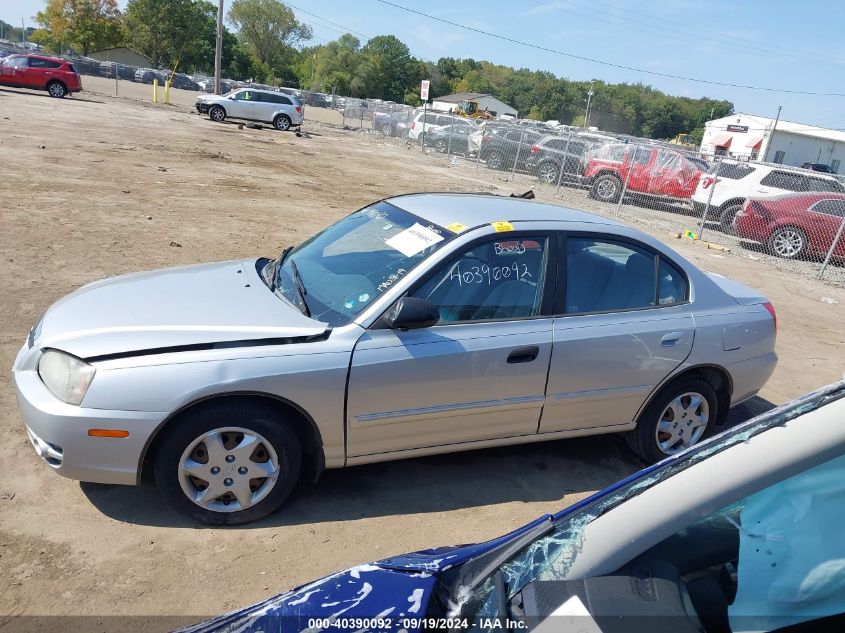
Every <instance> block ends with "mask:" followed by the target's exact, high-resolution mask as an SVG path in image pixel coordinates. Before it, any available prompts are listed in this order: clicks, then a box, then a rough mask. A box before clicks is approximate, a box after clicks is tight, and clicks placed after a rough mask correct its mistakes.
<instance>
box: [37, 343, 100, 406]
mask: <svg viewBox="0 0 845 633" xmlns="http://www.w3.org/2000/svg"><path fill="white" fill-rule="evenodd" d="M94 371H95V370H94V368H93V367H92V366H91V365H89V364H88V363H86V362H85V361H82V360H79V359H78V358H75V357H74V356H71V355H70V354H65V353H64V352H59V351H57V350H54V349H48V350H47V351H46V352H44V354H42V355H41V358H40V359H39V361H38V375H39V376H41V382H43V383H44V386H45V387H47V389H49V390H50V392H51V393H52V394H53V395H54V396H56V397H57V398H58V399H59V400H62V401H64V402H67V403H68V404H76V405H78V404H79V403H80V402H82V398H84V397H85V392H87V391H88V386H89V385H90V384H91V380H92V379H93V378H94Z"/></svg>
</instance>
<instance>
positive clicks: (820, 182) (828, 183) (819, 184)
mask: <svg viewBox="0 0 845 633" xmlns="http://www.w3.org/2000/svg"><path fill="white" fill-rule="evenodd" d="M808 180H809V185H810V187H809V188H810V191H842V185H840V184H839V183H838V182H837V181H835V180H828V179H827V178H808Z"/></svg>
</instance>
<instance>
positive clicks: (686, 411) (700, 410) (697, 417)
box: [655, 391, 710, 455]
mask: <svg viewBox="0 0 845 633" xmlns="http://www.w3.org/2000/svg"><path fill="white" fill-rule="evenodd" d="M709 421H710V406H709V405H708V404H707V398H705V397H704V396H703V395H701V394H700V393H697V392H695V391H689V392H686V393H683V394H681V395H679V396H678V397H676V398H675V399H674V400H672V401H671V402H670V403H669V404H667V405H666V408H665V409H664V410H663V413H662V414H661V415H660V419H659V421H658V422H657V428H656V431H655V439H656V440H657V446H658V448H659V449H660V451H661V452H663V453H664V454H666V455H674V454H675V453H678V452H680V451H682V450H684V449H686V448H689V447H690V446H692V445H694V444H696V443H697V442H698V441H699V440H700V439H701V436H702V435H704V431H705V430H706V429H707V423H708V422H709Z"/></svg>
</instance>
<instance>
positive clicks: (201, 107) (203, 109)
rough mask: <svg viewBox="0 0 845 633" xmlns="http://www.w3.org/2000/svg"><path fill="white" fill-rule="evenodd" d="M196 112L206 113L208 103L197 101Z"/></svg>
mask: <svg viewBox="0 0 845 633" xmlns="http://www.w3.org/2000/svg"><path fill="white" fill-rule="evenodd" d="M196 108H197V112H199V113H200V114H208V104H207V103H199V102H198V103H197V104H196Z"/></svg>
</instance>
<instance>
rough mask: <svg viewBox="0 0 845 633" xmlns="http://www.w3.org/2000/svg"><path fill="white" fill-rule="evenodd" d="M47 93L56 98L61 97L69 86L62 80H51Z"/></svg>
mask: <svg viewBox="0 0 845 633" xmlns="http://www.w3.org/2000/svg"><path fill="white" fill-rule="evenodd" d="M47 94H49V95H50V96H51V97H55V98H56V99H61V98H62V97H64V96H65V95H66V94H67V88H65V85H64V84H63V83H62V82H61V81H51V82H50V83H48V84H47Z"/></svg>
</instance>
